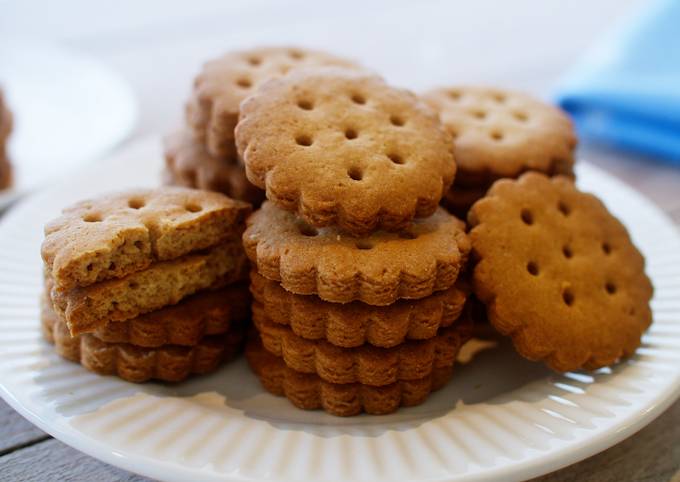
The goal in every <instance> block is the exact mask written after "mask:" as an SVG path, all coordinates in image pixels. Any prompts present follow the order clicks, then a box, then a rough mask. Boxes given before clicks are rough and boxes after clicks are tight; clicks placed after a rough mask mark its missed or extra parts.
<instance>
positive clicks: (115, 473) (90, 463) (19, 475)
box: [0, 439, 150, 482]
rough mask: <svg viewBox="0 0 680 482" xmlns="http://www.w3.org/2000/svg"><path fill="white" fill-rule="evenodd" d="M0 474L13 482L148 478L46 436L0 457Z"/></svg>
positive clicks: (139, 480) (135, 480) (130, 481)
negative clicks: (108, 463) (41, 440)
mask: <svg viewBox="0 0 680 482" xmlns="http://www.w3.org/2000/svg"><path fill="white" fill-rule="evenodd" d="M0 478H2V480H11V481H13V482H22V481H36V480H45V481H47V480H68V481H95V480H96V481H97V482H114V481H116V482H118V481H128V482H148V481H149V480H150V479H146V478H143V477H140V476H138V475H134V474H131V473H129V472H126V471H124V470H120V469H117V468H114V467H112V466H110V465H107V464H105V463H103V462H99V461H98V460H96V459H93V458H92V457H88V456H87V455H85V454H83V453H81V452H78V451H77V450H75V449H72V448H71V447H69V446H67V445H64V444H63V443H61V442H59V441H58V440H56V439H49V440H46V441H44V442H41V443H38V444H35V445H32V446H31V447H27V448H25V449H22V450H18V451H16V452H12V453H11V454H9V455H6V456H4V457H2V458H0Z"/></svg>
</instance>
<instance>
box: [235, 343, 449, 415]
mask: <svg viewBox="0 0 680 482" xmlns="http://www.w3.org/2000/svg"><path fill="white" fill-rule="evenodd" d="M245 352H246V353H245V355H246V359H247V360H248V364H249V365H250V368H251V370H252V371H253V372H254V373H255V375H256V376H257V377H258V378H259V379H260V383H261V384H262V386H263V387H264V388H265V389H266V390H267V391H269V392H271V393H272V394H274V395H278V396H283V397H286V398H288V400H290V402H291V403H292V404H293V405H295V406H296V407H298V408H301V409H303V410H316V409H319V408H322V409H323V410H325V411H326V412H328V413H330V414H331V415H336V416H340V417H349V416H353V415H358V414H360V413H361V412H366V413H369V414H372V415H385V414H388V413H392V412H394V411H395V410H397V409H399V407H401V406H403V407H412V406H415V405H420V404H421V403H423V402H424V401H425V400H426V399H427V398H428V397H429V395H430V393H431V392H433V391H435V390H439V389H440V388H442V387H443V386H444V385H446V383H447V382H448V381H449V380H450V378H451V375H452V373H453V366H447V367H444V368H437V369H435V370H434V371H433V372H432V374H431V375H430V376H427V377H425V378H421V379H419V380H409V381H399V382H396V383H393V384H390V385H385V386H381V387H374V386H370V385H362V384H361V383H342V384H338V383H329V382H326V381H324V380H322V379H321V378H320V377H319V376H317V375H315V374H313V373H299V372H296V371H295V370H293V369H292V368H289V367H287V366H286V364H285V362H284V361H283V359H282V358H280V357H277V356H275V355H272V354H271V353H269V352H268V351H267V350H265V348H264V347H263V346H262V343H261V341H260V339H259V338H258V337H257V336H255V337H252V338H251V339H250V340H249V341H248V343H247V344H246V349H245Z"/></svg>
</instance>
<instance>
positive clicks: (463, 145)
mask: <svg viewBox="0 0 680 482" xmlns="http://www.w3.org/2000/svg"><path fill="white" fill-rule="evenodd" d="M422 97H423V100H424V101H425V102H427V103H428V104H429V105H430V106H431V107H432V108H434V109H435V110H436V111H437V112H438V113H439V116H440V119H441V121H442V124H443V125H444V127H445V128H446V130H447V131H448V132H449V134H450V135H451V137H452V138H453V139H454V149H455V157H456V163H457V165H458V173H457V175H456V179H455V182H454V183H453V185H452V186H451V189H450V190H449V191H447V193H446V194H445V195H444V198H443V200H442V204H443V205H444V206H445V207H446V208H447V209H448V210H449V211H450V212H452V213H453V214H455V215H457V216H461V217H462V218H463V219H464V218H465V216H466V215H467V212H468V210H469V209H470V207H471V206H472V205H473V204H474V203H475V201H477V200H478V199H481V198H482V197H484V195H485V194H486V192H487V190H488V189H489V188H490V187H491V185H492V184H493V183H494V182H495V181H496V180H498V179H502V178H517V177H519V176H520V175H521V174H522V173H524V172H526V171H536V172H541V173H543V174H545V175H547V176H556V175H563V176H567V177H570V178H573V177H574V172H573V167H574V149H575V147H576V142H577V141H576V135H575V133H574V130H573V127H572V123H571V121H570V120H569V118H568V117H567V115H566V114H565V113H564V112H562V111H561V110H560V109H558V108H556V107H554V106H551V105H548V104H544V103H542V102H540V101H538V100H536V99H533V98H531V97H529V96H527V95H525V94H521V93H518V92H511V91H505V90H500V89H492V88H484V87H470V86H468V87H450V88H438V89H434V90H431V91H429V92H427V93H425V94H424V95H423V96H422Z"/></svg>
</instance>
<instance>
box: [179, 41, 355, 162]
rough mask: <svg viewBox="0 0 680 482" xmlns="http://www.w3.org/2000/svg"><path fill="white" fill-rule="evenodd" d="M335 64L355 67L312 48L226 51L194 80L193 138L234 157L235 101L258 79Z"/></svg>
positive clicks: (191, 106) (191, 104)
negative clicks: (299, 69)
mask: <svg viewBox="0 0 680 482" xmlns="http://www.w3.org/2000/svg"><path fill="white" fill-rule="evenodd" d="M324 65H337V66H342V67H347V68H358V66H357V65H356V64H354V63H352V62H350V61H349V60H345V59H342V58H339V57H336V56H334V55H331V54H328V53H325V52H318V51H314V50H307V49H300V48H294V47H263V48H254V49H248V50H239V51H234V52H228V53H226V54H225V55H222V56H221V57H218V58H216V59H214V60H211V61H209V62H207V63H206V64H205V65H204V66H203V69H202V71H201V73H200V74H199V75H198V76H197V77H196V79H195V80H194V87H193V93H192V96H191V98H190V100H189V102H188V103H187V107H186V118H187V123H188V125H189V126H190V128H191V130H192V131H193V132H194V135H195V137H196V139H198V140H199V141H200V142H201V143H203V144H205V145H206V147H207V149H208V152H210V154H212V155H213V156H215V157H217V158H221V159H225V158H227V159H232V160H233V159H235V155H236V149H235V147H234V127H236V122H237V121H238V114H239V105H240V104H241V101H242V100H243V99H245V98H246V97H247V96H248V95H250V94H251V93H252V92H253V91H254V90H255V89H256V88H257V87H258V86H259V85H260V84H261V83H263V82H265V81H267V80H269V79H271V78H273V77H280V76H282V75H285V74H287V73H288V72H289V71H291V70H293V69H295V68H298V67H315V66H324Z"/></svg>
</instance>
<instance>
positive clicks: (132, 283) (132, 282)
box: [128, 281, 139, 290]
mask: <svg viewBox="0 0 680 482" xmlns="http://www.w3.org/2000/svg"><path fill="white" fill-rule="evenodd" d="M128 287H129V288H130V289H131V290H136V289H137V288H139V283H137V282H136V281H131V282H130V284H129V285H128Z"/></svg>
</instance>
